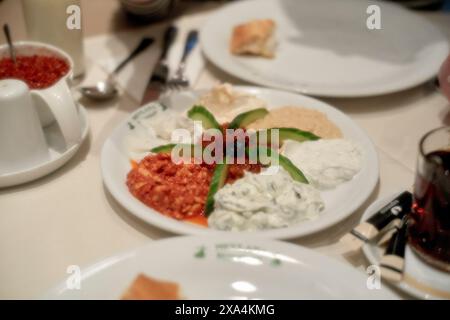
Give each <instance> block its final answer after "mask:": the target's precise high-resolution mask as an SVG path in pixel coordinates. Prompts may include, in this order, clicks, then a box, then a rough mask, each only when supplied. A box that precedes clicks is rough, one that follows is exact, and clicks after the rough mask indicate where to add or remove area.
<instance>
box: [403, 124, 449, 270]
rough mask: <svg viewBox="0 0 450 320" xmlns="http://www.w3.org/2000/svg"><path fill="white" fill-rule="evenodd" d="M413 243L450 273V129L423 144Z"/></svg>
mask: <svg viewBox="0 0 450 320" xmlns="http://www.w3.org/2000/svg"><path fill="white" fill-rule="evenodd" d="M410 217H411V218H410V221H409V228H408V231H409V243H410V246H411V247H412V248H413V250H414V251H415V252H416V253H417V254H418V255H419V256H420V257H421V258H423V259H424V260H425V261H427V262H428V263H430V264H431V265H433V266H435V267H437V268H439V269H442V270H445V271H448V272H450V127H444V128H439V129H435V130H433V131H431V132H429V133H427V134H426V135H425V136H424V137H423V138H422V140H421V142H420V147H419V158H418V163H417V173H416V181H415V184H414V204H413V211H412V213H411V215H410Z"/></svg>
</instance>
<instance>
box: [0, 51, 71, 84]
mask: <svg viewBox="0 0 450 320" xmlns="http://www.w3.org/2000/svg"><path fill="white" fill-rule="evenodd" d="M68 72H69V65H68V64H67V62H66V61H64V60H63V59H61V58H58V57H51V56H43V55H33V56H17V57H16V63H15V64H14V62H13V60H12V59H11V58H2V59H0V80H2V79H19V80H22V81H24V82H26V83H27V84H28V86H29V87H30V89H45V88H48V87H50V86H52V85H53V84H55V83H56V82H57V81H58V80H59V79H61V78H62V77H63V76H65V75H66V74H67V73H68Z"/></svg>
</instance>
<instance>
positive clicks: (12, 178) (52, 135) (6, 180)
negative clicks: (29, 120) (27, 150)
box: [0, 104, 89, 188]
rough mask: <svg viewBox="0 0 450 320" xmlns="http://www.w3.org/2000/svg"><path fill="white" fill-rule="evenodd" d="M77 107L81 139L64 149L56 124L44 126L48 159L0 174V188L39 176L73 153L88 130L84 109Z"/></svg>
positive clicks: (54, 168) (60, 164)
mask: <svg viewBox="0 0 450 320" xmlns="http://www.w3.org/2000/svg"><path fill="white" fill-rule="evenodd" d="M78 109H79V115H80V121H81V128H82V131H83V132H82V137H81V141H80V142H79V143H78V144H76V145H74V146H72V147H71V148H70V149H68V150H66V149H65V146H64V142H63V141H62V137H61V136H60V133H59V129H58V126H57V124H53V125H50V126H48V127H46V128H44V135H45V139H46V140H47V142H48V144H49V151H50V160H49V161H47V162H45V163H42V164H41V165H38V166H36V167H33V168H28V169H25V170H22V171H17V172H13V173H8V174H3V175H0V188H4V187H11V186H15V185H19V184H22V183H25V182H30V181H33V180H36V179H38V178H41V177H43V176H45V175H47V174H49V173H51V172H53V171H55V170H56V169H58V168H60V167H61V166H62V165H64V164H65V163H66V162H67V161H69V160H70V158H72V157H73V156H74V155H75V153H76V152H77V151H78V149H79V148H80V146H81V144H82V143H83V141H84V139H85V138H86V136H87V134H88V131H89V125H88V117H87V112H86V109H84V107H83V106H82V105H80V104H79V105H78Z"/></svg>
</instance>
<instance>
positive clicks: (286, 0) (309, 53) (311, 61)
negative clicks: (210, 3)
mask: <svg viewBox="0 0 450 320" xmlns="http://www.w3.org/2000/svg"><path fill="white" fill-rule="evenodd" d="M378 13H379V14H378ZM378 27H379V28H380V29H378ZM200 38H201V44H202V48H203V51H204V53H205V55H206V57H207V58H208V59H209V60H210V61H212V62H213V63H214V64H216V65H217V66H218V67H220V68H221V69H223V70H225V71H226V72H228V73H230V74H231V75H233V76H236V77H238V78H241V79H243V80H245V81H248V82H252V83H256V84H259V85H263V86H268V87H275V88H280V89H285V90H292V91H296V92H300V93H303V94H309V95H318V96H331V97H358V96H370V95H378V94H386V93H390V92H395V91H399V90H404V89H407V88H411V87H413V86H416V85H419V84H421V83H423V82H426V81H427V80H429V79H432V78H433V77H434V76H435V75H436V74H437V72H438V70H439V66H440V65H441V64H442V61H444V59H445V57H446V56H447V54H448V52H449V44H448V41H447V39H446V38H445V36H444V35H443V34H442V33H441V32H440V31H439V30H438V29H437V28H436V27H435V26H433V25H432V24H431V23H430V22H428V21H427V20H425V19H424V18H422V17H420V16H419V15H417V14H415V13H413V12H411V11H408V10H407V9H404V8H403V7H401V6H399V5H396V4H392V3H386V2H374V1H366V0H341V1H335V0H316V1H308V0H245V1H239V2H235V3H232V4H229V5H226V6H224V7H223V8H222V9H221V10H219V11H217V12H216V13H215V14H213V15H212V16H211V17H210V18H209V20H208V21H207V23H206V24H205V25H204V27H203V29H202V32H201V37H200Z"/></svg>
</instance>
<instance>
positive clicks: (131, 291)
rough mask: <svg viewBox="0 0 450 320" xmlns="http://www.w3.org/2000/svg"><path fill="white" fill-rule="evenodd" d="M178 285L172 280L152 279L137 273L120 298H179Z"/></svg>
mask: <svg viewBox="0 0 450 320" xmlns="http://www.w3.org/2000/svg"><path fill="white" fill-rule="evenodd" d="M179 299H180V296H179V286H178V284H176V283H174V282H166V281H160V280H156V279H152V278H150V277H147V276H145V275H143V274H139V275H138V276H137V277H136V278H135V279H134V281H133V283H132V284H131V286H130V287H129V288H128V289H127V291H125V293H124V294H123V295H122V300H179Z"/></svg>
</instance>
